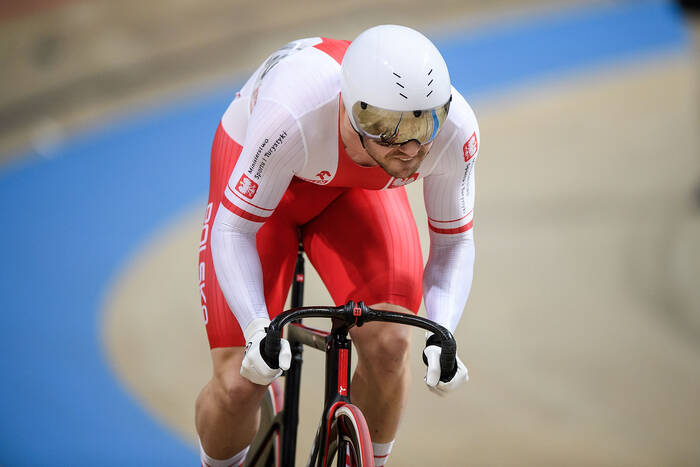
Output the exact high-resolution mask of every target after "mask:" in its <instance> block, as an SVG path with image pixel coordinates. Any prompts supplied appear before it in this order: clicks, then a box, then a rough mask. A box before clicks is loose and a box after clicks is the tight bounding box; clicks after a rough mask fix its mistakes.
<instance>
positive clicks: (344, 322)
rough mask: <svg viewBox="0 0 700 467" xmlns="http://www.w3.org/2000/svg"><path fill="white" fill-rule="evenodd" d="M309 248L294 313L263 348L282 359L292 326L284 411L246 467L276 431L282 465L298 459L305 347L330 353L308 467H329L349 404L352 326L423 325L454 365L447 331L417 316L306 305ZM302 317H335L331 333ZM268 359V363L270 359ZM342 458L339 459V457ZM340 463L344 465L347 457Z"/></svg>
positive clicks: (300, 261)
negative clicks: (333, 433)
mask: <svg viewBox="0 0 700 467" xmlns="http://www.w3.org/2000/svg"><path fill="white" fill-rule="evenodd" d="M303 255H304V249H303V246H302V245H301V243H300V244H299V251H298V255H297V262H296V266H295V269H294V280H293V282H292V298H291V302H292V303H291V304H292V309H291V310H288V311H286V312H284V313H282V314H281V315H279V316H278V317H276V318H275V319H274V320H273V321H272V322H271V323H270V326H269V327H268V329H267V336H266V338H265V339H266V340H267V343H266V345H265V346H264V348H262V347H261V349H262V350H264V351H265V353H268V355H270V356H272V355H276V356H277V355H279V349H280V338H281V331H282V328H283V326H284V325H285V324H288V323H289V324H290V326H289V327H288V331H289V335H288V340H289V344H290V348H291V352H292V359H291V364H290V367H289V370H287V371H286V372H285V386H284V408H283V409H282V411H281V412H280V413H278V414H277V415H276V416H275V418H274V420H273V422H272V424H271V425H270V426H269V427H268V429H267V432H266V433H265V434H264V435H263V436H259V437H257V438H256V442H255V443H254V444H253V445H251V449H250V451H249V455H248V458H247V459H246V464H245V465H246V466H250V465H256V463H257V462H258V461H260V460H261V456H262V455H263V454H264V451H263V448H264V447H265V446H266V445H267V444H268V443H269V442H270V440H271V439H272V437H273V436H275V433H276V434H277V436H279V438H280V439H281V443H280V444H281V456H280V457H281V464H280V465H282V466H284V467H293V466H294V464H295V457H296V442H297V428H298V425H299V393H300V385H301V364H302V361H303V358H302V356H303V347H304V345H307V346H309V347H313V348H316V349H318V350H321V351H323V352H325V353H326V368H325V370H326V374H325V393H324V407H323V412H322V415H321V422H320V424H319V427H318V431H317V435H316V438H315V440H316V441H315V443H314V446H313V448H312V452H311V455H310V457H309V460H308V463H307V466H309V467H319V466H324V465H325V464H326V460H327V456H328V451H329V442H330V439H329V437H330V430H331V426H332V422H333V419H334V416H335V412H336V410H338V408H340V407H342V406H343V405H345V404H349V403H350V376H351V360H352V345H351V341H350V340H349V339H348V337H347V336H348V333H349V330H350V329H351V328H352V327H353V326H362V325H363V324H364V323H365V322H369V321H384V322H394V323H400V324H407V325H411V326H415V327H420V328H423V329H426V330H428V331H431V332H433V333H434V334H436V335H437V336H438V337H439V338H440V340H441V345H442V353H441V355H440V364H441V367H442V371H443V374H448V373H450V371H451V369H453V367H454V365H455V355H456V344H455V342H454V337H453V336H452V334H451V333H450V332H449V331H448V330H447V329H445V328H444V327H442V326H440V325H438V324H436V323H434V322H432V321H430V320H427V319H425V318H421V317H418V316H414V315H408V314H403V313H394V312H389V311H378V310H373V309H371V308H368V307H366V306H365V305H364V303H362V302H360V303H359V304H355V303H354V302H352V301H351V302H348V303H347V304H346V305H343V306H339V307H306V308H303V307H301V305H302V302H303V297H304V291H303V285H304V256H303ZM302 317H326V318H331V319H332V328H331V332H330V333H329V332H326V331H320V330H317V329H313V328H310V327H307V326H304V325H303V324H301V318H302ZM266 361H267V360H266ZM338 452H343V453H344V452H345V445H344V441H341V445H339V446H338ZM339 457H340V456H339ZM339 465H343V466H344V465H345V456H344V455H343V456H342V461H341V460H339Z"/></svg>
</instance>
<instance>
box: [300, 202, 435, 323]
mask: <svg viewBox="0 0 700 467" xmlns="http://www.w3.org/2000/svg"><path fill="white" fill-rule="evenodd" d="M303 237H304V248H305V251H306V253H307V255H308V256H309V259H310V260H311V263H312V264H313V265H314V267H315V268H316V270H317V271H318V273H319V275H320V276H321V279H322V280H323V283H324V284H325V285H326V288H327V289H328V291H329V292H330V294H331V297H332V298H333V301H334V302H335V303H336V304H341V303H345V302H347V301H348V300H355V301H364V302H365V303H367V304H369V305H372V304H377V303H389V304H392V305H398V306H401V307H404V308H406V309H408V310H410V311H412V312H413V313H417V312H418V308H419V306H420V302H421V296H422V286H421V282H422V276H423V257H422V253H421V248H420V241H419V237H418V230H417V228H416V223H415V220H414V218H413V213H412V212H411V208H410V205H409V203H408V198H407V196H406V191H405V190H404V189H403V188H395V189H391V190H382V191H372V190H364V189H359V188H353V189H349V190H348V191H346V192H345V193H343V194H342V195H341V196H339V197H338V198H337V199H335V200H334V201H333V202H332V203H331V204H330V205H329V206H328V207H327V208H326V209H325V210H324V211H323V212H322V213H321V214H320V215H318V216H317V217H316V218H315V219H313V220H312V221H310V222H309V223H308V224H306V225H304V227H303Z"/></svg>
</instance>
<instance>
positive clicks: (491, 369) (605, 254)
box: [0, 0, 700, 467]
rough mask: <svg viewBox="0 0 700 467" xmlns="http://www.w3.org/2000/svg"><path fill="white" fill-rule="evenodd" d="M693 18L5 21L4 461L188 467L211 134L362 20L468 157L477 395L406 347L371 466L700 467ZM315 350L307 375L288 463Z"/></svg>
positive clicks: (574, 9) (674, 14)
mask: <svg viewBox="0 0 700 467" xmlns="http://www.w3.org/2000/svg"><path fill="white" fill-rule="evenodd" d="M685 3H686V5H687V6H688V8H690V7H691V6H692V5H691V3H693V2H685ZM694 11H695V12H696V15H695V16H693V15H692V14H688V13H687V12H686V13H684V10H683V9H682V8H681V7H680V6H679V4H676V3H673V2H668V1H661V0H640V1H577V0H567V1H554V0H548V1H545V0H520V1H517V0H498V1H492V2H479V1H476V0H462V1H459V0H432V1H431V2H419V1H416V0H403V1H399V0H384V1H369V0H356V1H352V2H351V1H338V2H322V1H320V0H308V1H305V2H248V1H243V0H231V1H225V2H224V1H215V0H196V1H195V0H171V1H166V0H152V1H149V2H143V1H141V2H139V1H135V0H124V1H121V2H116V1H108V0H95V1H87V0H25V1H15V0H6V1H4V2H2V3H0V64H1V66H0V225H2V229H0V262H1V263H2V265H3V267H2V268H0V274H1V275H2V280H0V296H1V297H2V298H1V299H0V300H1V303H2V305H3V306H2V312H0V375H2V376H1V378H2V383H1V384H0V465H2V466H6V467H10V466H40V465H49V464H51V465H71V466H82V465H126V464H127V463H128V464H134V463H136V464H141V465H168V466H173V465H182V466H185V465H197V463H198V454H197V450H196V435H195V433H194V423H193V417H194V399H195V397H196V395H197V393H198V391H199V389H200V388H201V387H202V386H203V385H204V384H205V383H206V381H207V380H208V378H209V376H210V371H211V364H210V361H209V351H208V344H207V341H206V336H205V332H204V326H203V324H202V318H201V312H200V307H199V295H198V286H197V280H198V279H197V269H196V262H197V253H198V250H197V248H198V247H197V245H198V242H199V236H200V231H201V222H202V219H203V215H204V208H205V201H206V195H207V190H208V164H209V149H210V146H211V141H212V138H213V134H214V131H215V129H216V126H217V124H218V121H219V118H220V116H221V114H222V113H223V111H224V110H225V109H226V107H227V105H228V103H229V102H230V100H231V99H232V98H233V97H234V95H235V92H236V91H237V89H238V88H239V87H240V86H241V85H242V83H243V82H244V80H245V79H246V77H247V75H248V74H249V73H250V72H252V71H253V69H254V68H255V67H256V66H257V65H258V64H259V63H261V62H262V61H263V60H264V59H265V57H266V56H267V55H269V54H270V53H272V52H273V51H274V50H276V49H277V48H279V47H280V46H281V45H283V44H285V43H286V42H289V41H290V40H293V39H298V38H302V37H312V36H326V37H332V38H343V39H352V38H353V37H355V36H356V35H357V34H358V33H359V32H361V31H362V30H364V29H366V28H368V27H370V26H373V25H375V24H381V23H399V24H405V25H408V26H412V27H414V28H417V29H419V30H421V31H423V32H424V33H426V34H427V35H428V36H429V37H431V38H432V39H433V40H434V41H435V43H436V44H437V45H438V48H440V50H441V51H442V52H443V55H444V56H445V59H446V61H447V63H448V66H449V69H450V73H451V76H452V80H453V84H454V85H455V87H456V88H457V89H459V90H460V91H461V92H462V94H463V95H464V96H465V97H466V98H467V100H468V101H469V102H470V103H471V105H472V107H473V108H474V110H475V112H476V114H477V117H478V119H479V123H480V127H481V136H482V142H481V147H480V149H481V151H480V157H479V162H478V164H477V167H478V169H477V171H476V177H477V208H476V221H475V235H476V242H477V263H476V273H475V280H474V286H473V289H472V294H471V298H470V300H469V303H468V304H467V308H466V311H465V313H464V315H463V318H462V322H461V323H460V326H459V328H458V329H457V332H456V337H457V340H458V343H459V352H460V355H461V356H462V359H463V360H464V361H465V362H466V363H467V365H468V367H469V369H470V376H471V381H470V382H469V384H468V385H467V387H466V388H464V389H463V390H462V391H460V392H458V393H456V394H452V395H450V397H447V398H444V399H438V398H436V397H435V396H434V395H433V394H431V393H429V392H428V391H427V390H425V388H424V387H423V386H424V384H423V382H422V376H423V371H424V369H423V364H422V363H421V362H420V357H419V355H420V351H421V347H422V346H421V337H420V335H419V334H418V333H416V335H415V336H414V347H415V348H414V349H413V359H412V363H413V374H414V376H413V385H412V388H411V391H412V393H411V400H410V404H409V407H408V409H407V411H406V415H405V418H404V420H403V422H402V428H401V431H400V434H399V437H398V439H397V443H396V445H395V447H394V451H393V453H392V456H391V460H390V465H395V466H414V465H415V466H419V465H420V466H422V465H450V466H458V465H459V466H461V465H473V466H487V465H488V466H530V465H532V466H550V465H551V466H564V465H571V466H608V465H609V466H697V465H700V443H699V442H698V440H699V439H700V131H699V130H700V117H699V114H698V103H700V96H699V94H698V73H699V72H700V62H699V61H698V60H699V57H700V55H699V52H698V47H699V46H700V39H699V37H700V35H699V33H698V31H699V30H700V29H699V27H698V24H699V23H698V19H697V10H694ZM417 185H418V186H414V185H410V186H409V187H408V191H409V197H410V198H411V202H412V206H413V209H414V213H415V216H416V219H417V222H418V223H419V228H420V231H421V238H422V246H423V248H424V252H427V247H428V243H427V225H426V221H425V213H424V208H423V206H422V194H421V187H420V184H417ZM425 257H426V258H427V255H425ZM307 287H308V292H307V303H308V304H325V303H328V302H329V301H330V298H329V297H328V295H327V293H326V292H325V291H324V290H323V288H322V285H321V284H320V281H319V279H318V278H317V277H312V278H311V279H310V280H308V281H307ZM320 357H321V356H320V355H315V354H314V353H312V352H311V351H307V352H306V354H305V362H306V363H305V373H304V376H303V378H302V380H303V398H302V402H301V403H302V407H301V415H302V420H301V426H300V440H299V443H300V444H299V445H300V447H299V450H300V451H301V452H302V453H303V452H304V451H307V450H308V449H309V448H310V443H311V439H312V437H313V434H314V430H315V425H316V420H317V418H318V416H319V414H320V404H321V390H320V388H319V387H318V386H319V384H320V382H321V381H322V376H321V375H322V373H321V371H322V361H321V358H320ZM299 459H300V461H301V459H303V456H302V455H300V456H299Z"/></svg>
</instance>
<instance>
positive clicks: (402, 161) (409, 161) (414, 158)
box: [363, 138, 433, 178]
mask: <svg viewBox="0 0 700 467" xmlns="http://www.w3.org/2000/svg"><path fill="white" fill-rule="evenodd" d="M363 141H364V147H365V151H367V154H369V155H370V157H372V159H374V160H375V161H376V162H377V164H379V166H380V167H381V168H382V169H384V171H385V172H386V173H388V174H389V175H391V176H392V177H396V178H408V177H410V176H411V175H413V174H414V173H416V171H417V170H418V167H420V165H421V163H422V162H423V159H425V156H426V155H427V154H428V151H430V148H431V147H432V145H433V143H432V142H430V143H428V144H424V145H420V144H419V143H418V141H416V140H411V141H408V142H406V143H404V144H401V145H395V146H384V145H381V144H378V143H376V142H375V141H373V140H370V139H367V138H363Z"/></svg>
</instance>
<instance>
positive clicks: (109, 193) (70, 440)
mask: <svg viewBox="0 0 700 467" xmlns="http://www.w3.org/2000/svg"><path fill="white" fill-rule="evenodd" d="M290 39H292V38H290ZM435 39H436V41H437V43H438V47H439V48H440V49H441V50H442V51H443V54H444V56H445V59H446V61H447V63H448V66H449V69H450V72H451V75H452V79H453V82H454V85H455V86H456V87H457V88H458V89H460V90H461V91H462V92H463V94H464V95H465V97H466V98H467V99H468V100H474V99H485V98H486V97H487V96H489V95H495V94H497V93H499V92H502V91H503V90H505V89H508V88H512V87H513V86H526V85H528V84H531V83H537V82H540V81H541V80H543V79H547V78H550V77H552V76H557V75H560V74H561V73H570V74H575V73H581V72H586V71H587V70H590V69H591V67H596V68H600V67H605V66H608V65H613V64H616V63H619V62H620V61H626V60H634V59H637V58H642V57H648V56H653V55H654V54H658V53H665V52H673V51H680V50H682V49H684V48H687V47H688V45H689V34H688V32H687V31H686V29H685V27H684V24H683V21H682V18H681V17H680V14H679V12H678V11H677V10H676V8H675V7H674V6H673V5H672V4H670V3H667V2H661V1H630V2H621V3H618V4H614V5H605V6H595V7H578V8H568V9H563V10H560V11H557V12H554V13H543V14H541V15H538V16H529V17H527V18H524V19H523V18H521V19H509V20H507V21H503V22H492V23H490V24H489V25H488V26H483V27H480V28H479V29H477V30H471V31H470V32H460V31H453V32H452V33H451V34H450V35H449V36H445V37H435ZM239 84H240V83H231V84H230V86H227V87H225V88H223V89H211V90H210V91H208V92H206V93H203V94H200V95H196V96H189V97H187V98H184V99H175V100H173V101H171V102H167V103H163V105H162V107H160V108H157V109H153V110H148V111H144V112H142V113H137V114H133V115H131V116H128V117H127V118H122V119H121V120H120V121H118V122H116V123H111V124H110V125H109V126H107V127H104V128H102V129H100V130H98V131H94V132H90V133H87V134H82V135H79V136H77V137H75V138H73V139H71V140H69V141H65V142H63V143H62V145H61V146H60V147H58V148H57V149H56V151H55V154H54V157H52V158H51V159H44V158H39V157H37V156H34V155H32V154H23V155H19V157H18V158H16V159H15V160H16V161H17V162H14V163H11V164H10V165H7V166H5V167H3V168H1V169H0V225H2V228H1V229H0V261H2V265H3V267H2V268H0V274H1V275H2V279H1V280H0V297H2V299H1V303H2V312H1V314H0V378H1V381H2V383H0V464H1V465H4V466H21V465H49V464H51V465H115V466H116V465H126V464H128V463H132V462H133V460H134V459H138V461H139V463H140V464H142V465H169V466H176V465H183V466H185V465H196V464H197V462H198V460H197V459H198V458H197V454H196V453H195V452H194V451H193V450H192V449H191V448H190V447H189V446H188V445H186V444H185V443H184V442H183V441H181V440H180V439H178V438H176V437H175V436H174V434H173V433H172V432H171V431H169V429H168V428H167V427H165V426H162V425H160V424H159V423H158V422H156V421H155V420H153V419H151V418H149V417H148V415H147V414H146V412H145V411H144V410H142V408H141V407H139V405H137V403H136V401H135V399H133V398H132V397H131V396H130V394H128V393H126V392H125V391H124V390H123V387H122V386H121V385H120V383H119V381H118V380H117V378H116V376H115V375H113V374H112V373H111V372H110V370H109V365H108V364H107V361H106V356H105V355H104V353H103V347H102V344H101V342H100V341H99V339H100V336H99V313H100V306H101V303H102V299H103V297H104V294H105V293H106V291H107V287H108V284H109V283H110V280H111V278H112V277H113V276H114V274H115V273H116V271H117V270H118V269H119V268H120V266H121V265H122V264H123V263H124V262H125V260H126V258H128V257H129V255H130V254H132V252H133V251H135V250H136V249H137V248H138V246H139V245H141V244H142V242H143V241H144V240H145V239H146V238H147V237H148V236H149V234H151V233H152V232H154V231H156V230H157V229H158V227H159V226H161V225H163V224H165V223H167V222H168V221H169V220H171V219H173V218H174V217H176V216H177V215H178V213H181V212H182V211H183V210H185V209H187V208H190V207H192V205H193V203H195V202H198V201H201V200H202V199H203V198H205V197H206V192H207V189H208V187H207V182H208V161H209V147H210V144H211V139H212V136H213V133H214V130H215V129H216V126H217V123H218V120H219V117H220V115H221V113H222V112H223V110H224V109H225V108H226V106H227V104H228V102H229V101H230V99H231V98H232V97H233V95H234V94H235V91H236V90H237V87H238V85H239ZM193 247H194V246H193Z"/></svg>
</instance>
